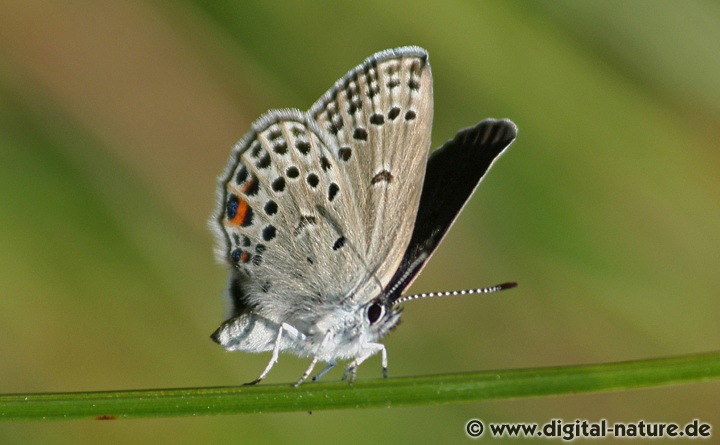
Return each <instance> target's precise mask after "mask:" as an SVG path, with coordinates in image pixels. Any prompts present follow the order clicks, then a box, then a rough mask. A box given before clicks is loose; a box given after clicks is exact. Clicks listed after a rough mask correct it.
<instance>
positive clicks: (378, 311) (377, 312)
mask: <svg viewBox="0 0 720 445" xmlns="http://www.w3.org/2000/svg"><path fill="white" fill-rule="evenodd" d="M383 312H385V309H384V308H383V307H382V306H381V305H379V304H377V303H373V304H371V305H370V307H369V308H368V311H367V317H368V320H369V321H370V324H373V323H375V322H376V321H378V320H379V319H380V317H382V314H383Z"/></svg>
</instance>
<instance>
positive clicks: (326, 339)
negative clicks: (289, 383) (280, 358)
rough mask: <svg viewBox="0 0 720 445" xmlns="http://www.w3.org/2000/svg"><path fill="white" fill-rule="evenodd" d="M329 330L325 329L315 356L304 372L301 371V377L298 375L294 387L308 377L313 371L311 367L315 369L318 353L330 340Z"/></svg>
mask: <svg viewBox="0 0 720 445" xmlns="http://www.w3.org/2000/svg"><path fill="white" fill-rule="evenodd" d="M330 336H331V332H330V331H327V332H326V333H325V337H323V340H322V342H321V343H320V347H319V348H318V351H317V353H316V354H315V357H313V359H312V361H311V362H310V366H308V368H307V369H306V370H305V373H303V375H302V377H300V380H298V381H297V382H295V384H294V385H293V386H294V387H296V388H297V387H298V386H300V385H302V383H303V382H304V381H305V380H307V379H308V377H310V374H311V373H312V372H313V369H315V365H316V364H317V362H318V355H320V353H321V352H322V350H323V349H325V346H327V344H328V342H329V341H330Z"/></svg>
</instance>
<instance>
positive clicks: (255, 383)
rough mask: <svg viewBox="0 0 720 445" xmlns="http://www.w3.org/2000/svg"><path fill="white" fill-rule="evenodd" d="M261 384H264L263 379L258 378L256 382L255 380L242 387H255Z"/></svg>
mask: <svg viewBox="0 0 720 445" xmlns="http://www.w3.org/2000/svg"><path fill="white" fill-rule="evenodd" d="M260 382H262V379H261V378H257V379H255V380H253V381H252V382H247V383H243V385H242V386H255V385H257V384H258V383H260Z"/></svg>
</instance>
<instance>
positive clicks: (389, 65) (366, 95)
mask: <svg viewBox="0 0 720 445" xmlns="http://www.w3.org/2000/svg"><path fill="white" fill-rule="evenodd" d="M432 92H433V86H432V74H431V71H430V65H429V62H428V55H427V53H426V52H425V50H423V49H422V48H418V47H404V48H398V49H394V50H387V51H382V52H380V53H377V54H375V55H373V56H371V57H369V58H368V59H367V60H365V62H364V63H362V64H361V65H359V66H358V67H357V68H355V69H354V70H352V71H350V72H349V73H348V74H347V75H346V76H345V77H343V78H342V79H340V80H339V81H338V82H336V83H335V85H334V87H333V88H331V89H330V90H329V91H328V92H327V93H326V94H325V95H324V96H323V97H322V98H321V99H320V100H318V102H316V103H315V104H314V105H313V106H312V108H311V109H310V114H311V115H312V116H313V118H314V119H316V120H317V122H318V123H319V124H320V126H321V128H323V129H325V130H327V133H328V135H329V137H330V138H331V139H332V140H333V141H334V143H335V149H336V150H337V151H336V152H335V153H334V155H335V158H336V160H337V162H339V163H340V164H341V165H342V168H343V172H344V174H345V175H347V177H348V180H349V182H350V183H352V185H353V187H352V191H353V193H354V196H353V197H352V202H353V205H355V206H357V208H358V212H359V213H360V215H361V218H362V221H361V224H362V225H361V226H360V227H358V228H359V229H361V230H360V231H359V232H358V233H357V234H353V235H356V236H353V237H352V238H350V237H349V238H348V239H349V240H350V241H351V242H352V243H353V244H354V248H355V250H356V251H357V254H358V256H359V257H360V258H361V260H362V262H363V263H364V264H363V265H362V267H363V268H364V272H365V273H364V274H363V276H364V279H365V281H366V282H368V285H369V286H370V287H369V288H366V290H365V291H363V290H359V291H358V292H356V297H357V298H358V299H359V300H360V301H363V300H368V299H370V298H372V297H373V296H374V295H377V294H379V293H380V291H381V290H382V289H383V287H384V286H385V285H386V284H387V283H388V282H389V280H390V278H391V277H392V275H393V274H394V273H395V271H396V270H397V268H398V266H399V265H400V261H401V259H402V252H403V251H404V250H405V248H406V246H407V245H408V242H409V241H410V236H411V234H412V228H413V224H414V222H415V212H416V211H417V208H418V203H419V200H420V193H421V190H422V182H423V177H424V174H425V165H426V162H427V154H428V151H429V148H430V133H431V128H432V118H433V96H432ZM378 281H379V283H378ZM381 286H383V287H381ZM371 288H372V290H371Z"/></svg>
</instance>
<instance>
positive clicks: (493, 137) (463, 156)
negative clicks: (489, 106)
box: [386, 119, 517, 301]
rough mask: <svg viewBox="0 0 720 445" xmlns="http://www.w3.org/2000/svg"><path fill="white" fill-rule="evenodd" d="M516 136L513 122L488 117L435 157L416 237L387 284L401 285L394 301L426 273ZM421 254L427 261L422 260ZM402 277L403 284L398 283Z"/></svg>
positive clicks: (428, 170)
mask: <svg viewBox="0 0 720 445" xmlns="http://www.w3.org/2000/svg"><path fill="white" fill-rule="evenodd" d="M516 136H517V127H516V126H515V124H514V123H513V122H511V121H509V120H495V119H487V120H484V121H482V122H480V123H478V124H476V125H475V126H473V127H470V128H466V129H464V130H461V131H459V132H458V133H457V134H456V135H455V137H454V138H453V139H451V140H449V141H448V142H446V143H445V144H444V145H443V146H442V147H440V148H438V149H437V150H435V151H434V152H433V153H432V154H431V155H430V158H429V159H428V164H427V172H426V173H425V183H424V184H423V191H422V196H421V198H420V205H419V208H418V213H417V220H416V222H415V227H414V230H413V233H412V237H411V239H410V243H409V245H408V247H407V249H406V251H405V254H404V256H403V259H402V263H401V265H400V267H399V268H398V269H397V272H396V273H395V275H394V276H393V278H392V279H391V280H390V284H389V285H388V286H387V288H386V289H388V290H389V289H392V288H395V290H394V291H393V292H392V295H389V296H388V297H389V299H390V301H394V300H395V299H397V298H399V297H400V296H401V294H402V292H403V291H404V290H405V289H406V288H407V287H408V286H409V285H410V284H411V283H412V281H413V279H414V278H415V276H417V274H418V273H420V271H421V270H422V268H423V267H424V266H425V264H426V263H427V261H428V260H429V259H430V256H431V255H432V254H433V253H434V252H435V249H437V247H438V245H439V244H440V242H441V241H442V239H443V238H444V236H445V234H446V233H447V231H448V230H449V229H450V226H452V224H453V222H455V219H456V218H457V216H458V214H459V213H460V211H461V210H462V208H463V207H464V206H465V203H467V201H468V200H469V199H470V196H471V195H472V194H473V192H474V191H475V189H476V188H477V186H478V185H479V184H480V181H482V179H483V178H484V177H485V174H486V173H487V172H488V170H489V169H490V167H491V166H492V165H493V163H494V162H495V160H496V159H497V158H498V157H499V156H500V155H501V154H502V153H503V152H504V151H505V149H507V148H508V147H509V146H510V145H511V144H512V143H513V142H514V141H515V138H516ZM421 255H424V256H425V257H424V259H423V260H422V261H421V262H420V263H419V264H416V262H417V260H418V258H420V257H421ZM411 267H412V268H413V269H412V270H410V268H411ZM400 280H403V282H402V283H398V282H399V281H400ZM398 284H399V285H398ZM396 285H397V286H396Z"/></svg>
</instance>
